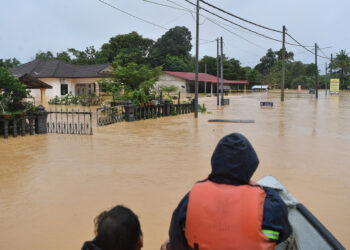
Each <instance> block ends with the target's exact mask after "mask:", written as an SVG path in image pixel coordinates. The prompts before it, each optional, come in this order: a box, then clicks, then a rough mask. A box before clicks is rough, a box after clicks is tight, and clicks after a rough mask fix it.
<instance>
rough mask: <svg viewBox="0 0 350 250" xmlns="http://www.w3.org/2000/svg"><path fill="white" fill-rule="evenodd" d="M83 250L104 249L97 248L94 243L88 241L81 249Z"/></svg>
mask: <svg viewBox="0 0 350 250" xmlns="http://www.w3.org/2000/svg"><path fill="white" fill-rule="evenodd" d="M81 250H103V249H102V248H100V247H99V246H97V245H96V244H95V242H94V241H86V242H85V243H84V245H83V247H82V248H81Z"/></svg>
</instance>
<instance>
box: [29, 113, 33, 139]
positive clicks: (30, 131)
mask: <svg viewBox="0 0 350 250" xmlns="http://www.w3.org/2000/svg"><path fill="white" fill-rule="evenodd" d="M29 134H30V135H34V118H33V117H29Z"/></svg>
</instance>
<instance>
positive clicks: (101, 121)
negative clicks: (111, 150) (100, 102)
mask: <svg viewBox="0 0 350 250" xmlns="http://www.w3.org/2000/svg"><path fill="white" fill-rule="evenodd" d="M124 119H125V109H124V105H116V106H113V107H107V106H104V107H103V108H98V109H97V110H96V120H97V126H105V125H108V124H112V123H116V122H121V121H123V120H124Z"/></svg>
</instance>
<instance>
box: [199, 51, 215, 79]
mask: <svg viewBox="0 0 350 250" xmlns="http://www.w3.org/2000/svg"><path fill="white" fill-rule="evenodd" d="M205 64H207V73H208V74H210V75H213V76H216V75H217V65H216V57H211V56H204V57H203V58H202V59H201V60H200V61H199V62H198V66H199V71H200V72H204V70H205Z"/></svg>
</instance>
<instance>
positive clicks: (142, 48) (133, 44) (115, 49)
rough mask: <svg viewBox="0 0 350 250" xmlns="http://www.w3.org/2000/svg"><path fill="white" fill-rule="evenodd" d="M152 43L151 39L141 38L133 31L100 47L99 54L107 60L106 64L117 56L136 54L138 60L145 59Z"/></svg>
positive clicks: (115, 37)
mask: <svg viewBox="0 0 350 250" xmlns="http://www.w3.org/2000/svg"><path fill="white" fill-rule="evenodd" d="M153 44H154V41H153V40H152V39H148V38H143V37H142V36H141V35H139V34H138V33H137V32H135V31H133V32H131V33H129V34H125V35H117V36H114V37H112V38H111V39H109V42H108V43H105V44H103V45H102V47H101V54H102V56H104V57H105V58H107V60H108V62H113V61H114V58H115V57H116V56H117V55H118V54H119V53H121V52H122V53H123V54H129V53H134V54H137V56H138V57H139V58H146V57H147V56H148V55H149V53H150V51H151V49H152V47H153Z"/></svg>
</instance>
